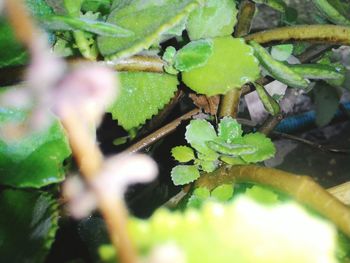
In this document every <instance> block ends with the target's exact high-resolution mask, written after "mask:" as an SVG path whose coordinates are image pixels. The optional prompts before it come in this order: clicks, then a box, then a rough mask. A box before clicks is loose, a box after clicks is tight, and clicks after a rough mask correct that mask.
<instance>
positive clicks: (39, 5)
mask: <svg viewBox="0 0 350 263" xmlns="http://www.w3.org/2000/svg"><path fill="white" fill-rule="evenodd" d="M25 3H26V5H27V6H28V8H29V10H30V12H31V13H32V14H33V15H34V16H36V17H41V16H47V15H50V14H52V13H53V10H52V8H51V7H50V6H49V5H48V4H47V3H46V1H45V0H25Z"/></svg>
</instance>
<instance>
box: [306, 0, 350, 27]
mask: <svg viewBox="0 0 350 263" xmlns="http://www.w3.org/2000/svg"><path fill="white" fill-rule="evenodd" d="M312 2H313V3H314V4H315V5H316V7H317V8H318V9H319V10H320V11H321V12H322V14H323V15H324V16H325V17H326V18H327V19H328V20H329V21H331V22H333V23H335V24H339V25H345V26H349V25H350V15H349V14H350V5H349V2H347V1H342V0H331V1H330V0H312Z"/></svg>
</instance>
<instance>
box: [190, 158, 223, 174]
mask: <svg viewBox="0 0 350 263" xmlns="http://www.w3.org/2000/svg"><path fill="white" fill-rule="evenodd" d="M216 159H217V158H216ZM195 165H197V167H198V168H199V169H200V170H202V171H204V172H206V173H211V172H214V171H215V170H216V168H218V165H219V162H218V161H216V160H214V161H212V160H204V159H197V160H196V161H195Z"/></svg>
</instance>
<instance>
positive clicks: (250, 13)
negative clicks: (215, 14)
mask: <svg viewBox="0 0 350 263" xmlns="http://www.w3.org/2000/svg"><path fill="white" fill-rule="evenodd" d="M255 10H256V6H255V3H253V2H252V1H250V0H244V1H243V2H242V3H241V5H240V7H239V14H238V21H237V25H236V28H235V32H234V36H235V37H242V36H245V35H247V34H248V33H249V32H250V28H251V25H252V20H253V18H254V14H255Z"/></svg>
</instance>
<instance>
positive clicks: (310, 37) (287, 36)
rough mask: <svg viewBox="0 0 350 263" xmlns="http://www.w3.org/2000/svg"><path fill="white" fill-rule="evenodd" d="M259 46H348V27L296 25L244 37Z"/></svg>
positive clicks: (349, 36) (349, 29) (349, 41)
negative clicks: (308, 43)
mask: <svg viewBox="0 0 350 263" xmlns="http://www.w3.org/2000/svg"><path fill="white" fill-rule="evenodd" d="M245 40H246V41H251V40H254V41H256V42H258V43H260V44H273V43H286V42H293V41H306V42H312V43H327V44H338V45H350V27H346V26H337V25H298V26H288V27H280V28H274V29H271V30H265V31H261V32H258V33H254V34H251V35H248V36H246V37H245Z"/></svg>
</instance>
